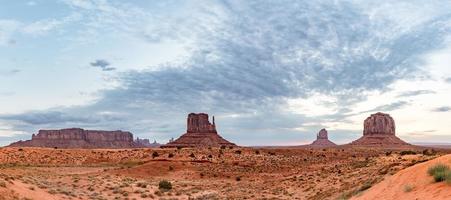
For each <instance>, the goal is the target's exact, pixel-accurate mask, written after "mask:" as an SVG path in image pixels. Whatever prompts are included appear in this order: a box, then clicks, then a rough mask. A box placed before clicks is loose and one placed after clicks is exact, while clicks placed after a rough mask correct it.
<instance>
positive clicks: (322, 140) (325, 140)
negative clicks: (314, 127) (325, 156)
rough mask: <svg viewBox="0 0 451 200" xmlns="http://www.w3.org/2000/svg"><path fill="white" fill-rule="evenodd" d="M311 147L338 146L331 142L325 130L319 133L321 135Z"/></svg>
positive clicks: (318, 135) (317, 136)
mask: <svg viewBox="0 0 451 200" xmlns="http://www.w3.org/2000/svg"><path fill="white" fill-rule="evenodd" d="M310 145H311V146H321V147H326V146H337V145H336V144H335V143H333V142H331V141H330V140H329V137H328V133H327V130H326V129H324V128H323V129H321V130H320V131H319V133H318V134H317V135H316V140H315V141H313V143H312V144H310Z"/></svg>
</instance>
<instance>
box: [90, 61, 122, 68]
mask: <svg viewBox="0 0 451 200" xmlns="http://www.w3.org/2000/svg"><path fill="white" fill-rule="evenodd" d="M90 65H91V66H92V67H98V68H100V69H102V71H113V70H116V68H114V67H109V66H110V65H111V64H110V62H108V61H106V60H103V59H99V60H96V61H95V62H91V63H90Z"/></svg>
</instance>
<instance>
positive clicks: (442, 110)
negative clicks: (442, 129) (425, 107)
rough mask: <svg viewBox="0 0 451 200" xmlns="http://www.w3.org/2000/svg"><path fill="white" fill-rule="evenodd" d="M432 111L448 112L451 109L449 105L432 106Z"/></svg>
mask: <svg viewBox="0 0 451 200" xmlns="http://www.w3.org/2000/svg"><path fill="white" fill-rule="evenodd" d="M432 111H433V112H449V111H451V107H449V106H442V107H438V108H434V109H432Z"/></svg>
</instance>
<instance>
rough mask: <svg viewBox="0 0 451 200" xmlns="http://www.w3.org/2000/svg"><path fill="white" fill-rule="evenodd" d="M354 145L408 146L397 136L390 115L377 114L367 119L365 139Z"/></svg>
mask: <svg viewBox="0 0 451 200" xmlns="http://www.w3.org/2000/svg"><path fill="white" fill-rule="evenodd" d="M351 144H352V145H379V146H390V145H408V143H406V142H404V141H402V140H401V139H399V138H398V137H396V136H395V121H394V120H393V118H392V117H391V116H390V115H389V114H385V113H380V112H378V113H376V114H372V115H371V116H369V117H368V118H366V119H365V121H364V123H363V137H361V138H359V139H358V140H356V141H353V142H352V143H351Z"/></svg>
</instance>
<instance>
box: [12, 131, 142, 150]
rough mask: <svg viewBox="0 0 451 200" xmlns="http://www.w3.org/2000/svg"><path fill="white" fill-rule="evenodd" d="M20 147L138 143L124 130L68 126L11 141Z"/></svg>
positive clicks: (102, 146) (125, 145)
mask: <svg viewBox="0 0 451 200" xmlns="http://www.w3.org/2000/svg"><path fill="white" fill-rule="evenodd" d="M10 146H18V147H19V146H20V147H51V148H54V147H58V148H131V147H139V146H140V145H139V144H137V143H135V142H134V141H133V134H132V133H130V132H124V131H120V130H118V131H98V130H84V129H80V128H70V129H61V130H40V131H39V132H38V134H36V135H35V134H33V136H32V139H31V140H27V141H19V142H15V143H12V144H11V145H10Z"/></svg>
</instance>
